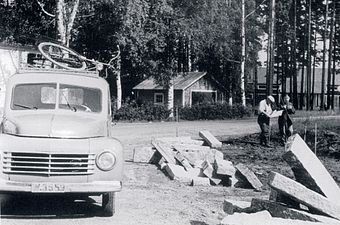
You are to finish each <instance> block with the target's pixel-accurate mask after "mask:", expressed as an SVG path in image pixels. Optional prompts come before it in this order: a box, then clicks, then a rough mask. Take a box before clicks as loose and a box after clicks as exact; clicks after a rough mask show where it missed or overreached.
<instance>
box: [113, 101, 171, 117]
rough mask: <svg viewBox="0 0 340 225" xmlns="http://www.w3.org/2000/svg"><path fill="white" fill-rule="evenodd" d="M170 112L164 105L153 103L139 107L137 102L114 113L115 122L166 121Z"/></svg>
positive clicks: (124, 105)
mask: <svg viewBox="0 0 340 225" xmlns="http://www.w3.org/2000/svg"><path fill="white" fill-rule="evenodd" d="M169 114H170V111H169V110H167V109H166V107H165V106H162V105H154V104H152V103H147V104H142V105H137V104H136V103H135V102H131V103H125V104H123V105H122V107H121V108H120V109H119V110H117V111H116V112H115V113H114V117H113V118H114V119H115V120H129V121H134V120H139V121H143V120H146V121H153V120H165V119H167V118H168V117H169Z"/></svg>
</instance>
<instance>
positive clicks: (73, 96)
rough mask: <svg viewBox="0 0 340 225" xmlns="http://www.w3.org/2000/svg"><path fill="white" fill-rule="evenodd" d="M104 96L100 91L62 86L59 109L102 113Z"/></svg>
mask: <svg viewBox="0 0 340 225" xmlns="http://www.w3.org/2000/svg"><path fill="white" fill-rule="evenodd" d="M101 99H102V94H101V91H100V90H99V89H95V88H88V87H81V86H74V85H66V84H60V88H59V108H60V109H68V110H72V111H75V112H76V111H85V112H101V110H102V107H101V106H102V104H101Z"/></svg>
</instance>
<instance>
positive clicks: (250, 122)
mask: <svg viewBox="0 0 340 225" xmlns="http://www.w3.org/2000/svg"><path fill="white" fill-rule="evenodd" d="M204 129H206V130H209V131H210V132H211V133H212V134H213V135H215V136H217V137H221V138H225V137H228V136H235V135H240V134H250V133H254V132H259V130H260V129H259V127H258V125H257V122H256V120H255V119H246V120H223V121H221V120H218V121H183V122H178V123H176V122H156V123H117V124H113V126H112V133H113V136H114V137H117V138H118V139H119V140H121V142H122V143H123V145H124V149H125V160H126V161H131V159H132V153H133V148H134V147H136V146H143V145H146V144H149V143H151V140H152V139H154V138H158V137H171V136H173V137H176V136H190V137H192V138H199V136H198V132H199V131H200V130H204Z"/></svg>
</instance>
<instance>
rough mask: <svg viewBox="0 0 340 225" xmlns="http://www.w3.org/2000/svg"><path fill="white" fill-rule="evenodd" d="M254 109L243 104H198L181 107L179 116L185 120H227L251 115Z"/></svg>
mask: <svg viewBox="0 0 340 225" xmlns="http://www.w3.org/2000/svg"><path fill="white" fill-rule="evenodd" d="M251 114H252V109H251V108H248V107H244V106H242V105H233V106H230V105H228V104H227V103H211V104H207V103H205V104H197V105H193V106H192V107H184V108H180V109H179V117H180V119H184V120H226V119H235V118H243V117H247V116H250V115H251Z"/></svg>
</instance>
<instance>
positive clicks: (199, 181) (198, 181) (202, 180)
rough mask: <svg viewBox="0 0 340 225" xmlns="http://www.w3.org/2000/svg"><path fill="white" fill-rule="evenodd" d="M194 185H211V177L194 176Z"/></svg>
mask: <svg viewBox="0 0 340 225" xmlns="http://www.w3.org/2000/svg"><path fill="white" fill-rule="evenodd" d="M192 186H210V179H209V178H208V177H194V178H193V179H192Z"/></svg>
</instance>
